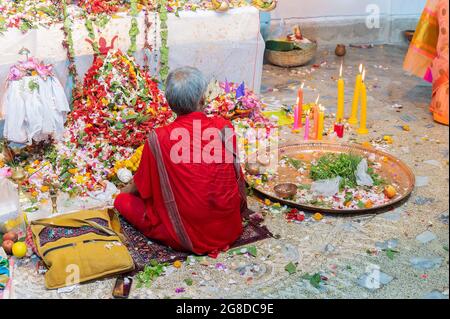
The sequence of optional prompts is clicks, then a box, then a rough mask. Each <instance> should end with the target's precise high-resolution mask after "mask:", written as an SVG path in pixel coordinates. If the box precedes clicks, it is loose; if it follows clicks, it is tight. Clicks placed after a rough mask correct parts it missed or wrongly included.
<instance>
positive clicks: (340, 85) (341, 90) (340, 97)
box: [336, 63, 344, 123]
mask: <svg viewBox="0 0 450 319" xmlns="http://www.w3.org/2000/svg"><path fill="white" fill-rule="evenodd" d="M343 119H344V79H343V78H342V63H341V69H340V70H339V80H338V101H337V111H336V122H337V123H340V122H342V120H343Z"/></svg>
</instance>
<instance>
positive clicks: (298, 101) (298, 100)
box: [297, 97, 300, 106]
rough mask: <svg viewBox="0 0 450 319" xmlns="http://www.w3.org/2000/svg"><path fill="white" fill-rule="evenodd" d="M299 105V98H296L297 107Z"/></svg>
mask: <svg viewBox="0 0 450 319" xmlns="http://www.w3.org/2000/svg"><path fill="white" fill-rule="evenodd" d="M299 103H300V98H299V97H297V106H298V104H299Z"/></svg>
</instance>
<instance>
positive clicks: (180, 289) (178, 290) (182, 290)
mask: <svg viewBox="0 0 450 319" xmlns="http://www.w3.org/2000/svg"><path fill="white" fill-rule="evenodd" d="M185 291H186V290H185V289H184V288H183V287H179V288H176V289H175V292H176V293H177V294H181V293H183V292H185Z"/></svg>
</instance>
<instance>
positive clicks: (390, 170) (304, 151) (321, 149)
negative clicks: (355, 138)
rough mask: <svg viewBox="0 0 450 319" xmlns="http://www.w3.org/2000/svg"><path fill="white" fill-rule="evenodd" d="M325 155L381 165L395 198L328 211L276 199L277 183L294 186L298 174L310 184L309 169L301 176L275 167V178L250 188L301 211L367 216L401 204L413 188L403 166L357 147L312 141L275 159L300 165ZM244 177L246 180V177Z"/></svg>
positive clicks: (390, 157)
mask: <svg viewBox="0 0 450 319" xmlns="http://www.w3.org/2000/svg"><path fill="white" fill-rule="evenodd" d="M326 153H352V154H357V155H361V156H364V157H366V158H370V159H371V160H372V161H374V162H376V163H379V164H380V165H381V166H380V168H379V169H378V171H377V173H378V174H379V175H380V176H381V177H382V178H383V179H385V180H386V181H387V182H388V183H389V184H393V185H395V187H396V189H397V195H396V196H395V197H394V198H392V199H390V200H389V201H388V202H385V203H383V204H380V205H378V206H376V205H375V206H373V207H371V208H357V209H353V208H352V209H348V208H344V209H330V208H324V207H320V206H313V205H310V204H299V203H297V202H295V201H292V200H289V199H283V198H280V197H278V196H277V195H276V194H275V192H274V190H273V188H274V187H275V186H276V185H277V184H281V183H294V184H298V182H297V177H298V176H299V175H302V183H304V184H308V183H312V180H310V179H309V178H308V176H309V170H308V171H306V172H304V173H303V174H300V173H299V172H298V171H297V170H295V169H294V168H291V167H278V176H277V177H276V178H275V179H273V180H269V181H268V182H266V183H263V184H261V185H257V186H254V189H255V190H256V191H257V192H259V193H261V194H262V195H263V196H264V197H266V198H269V199H271V200H272V201H275V202H279V203H282V204H285V205H289V206H291V207H296V208H299V209H303V210H308V211H315V212H325V213H367V212H373V211H376V210H381V209H383V208H387V207H391V206H393V205H395V204H397V203H399V202H401V201H403V200H404V199H406V198H407V197H408V196H409V195H410V194H411V192H412V191H413V189H414V184H415V178H414V174H413V173H412V171H411V170H410V168H409V167H408V166H407V165H406V164H405V163H403V162H402V161H401V160H399V159H398V158H396V157H394V156H393V155H391V154H389V153H386V152H383V151H380V150H377V149H374V148H366V147H363V146H361V145H357V144H344V143H335V142H333V143H332V142H317V141H314V142H302V143H299V144H294V145H287V146H281V147H280V148H279V149H278V160H280V159H281V158H282V157H283V156H288V157H291V158H296V159H300V160H302V161H304V162H310V161H311V160H312V159H314V158H318V157H320V156H322V155H324V154H326ZM246 178H249V176H246Z"/></svg>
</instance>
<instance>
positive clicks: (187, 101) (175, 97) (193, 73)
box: [166, 67, 208, 115]
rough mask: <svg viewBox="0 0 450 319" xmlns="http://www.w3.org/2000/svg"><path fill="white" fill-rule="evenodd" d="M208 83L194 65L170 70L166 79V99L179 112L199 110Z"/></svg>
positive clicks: (187, 112) (186, 112)
mask: <svg viewBox="0 0 450 319" xmlns="http://www.w3.org/2000/svg"><path fill="white" fill-rule="evenodd" d="M207 86H208V83H207V81H206V79H205V77H204V76H203V74H202V73H201V72H200V70H198V69H196V68H193V67H182V68H178V69H176V70H174V71H172V72H170V74H169V76H168V77H167V81H166V99H167V102H168V103H169V106H170V108H171V109H172V110H173V111H174V112H175V113H177V114H179V115H182V114H189V113H192V112H195V111H197V110H198V108H199V106H200V103H201V101H202V99H203V96H204V94H205V91H206V88H207Z"/></svg>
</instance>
